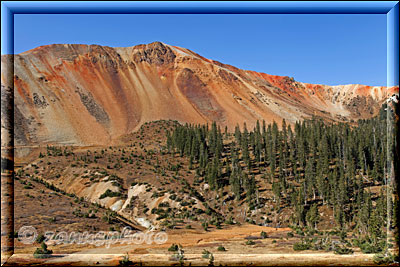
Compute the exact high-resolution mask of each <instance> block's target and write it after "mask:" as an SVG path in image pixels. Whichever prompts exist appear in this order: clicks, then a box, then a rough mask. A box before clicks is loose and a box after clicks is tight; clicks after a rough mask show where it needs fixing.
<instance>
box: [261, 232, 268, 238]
mask: <svg viewBox="0 0 400 267" xmlns="http://www.w3.org/2000/svg"><path fill="white" fill-rule="evenodd" d="M260 235H261V237H262V238H267V237H268V234H267V233H266V232H264V231H261V233H260Z"/></svg>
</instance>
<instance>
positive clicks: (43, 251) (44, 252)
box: [33, 242, 53, 259]
mask: <svg viewBox="0 0 400 267" xmlns="http://www.w3.org/2000/svg"><path fill="white" fill-rule="evenodd" d="M51 254H53V251H52V250H49V249H47V245H46V243H44V242H42V244H41V248H37V249H36V250H35V252H33V257H35V258H37V259H44V258H49V257H50V255H51Z"/></svg>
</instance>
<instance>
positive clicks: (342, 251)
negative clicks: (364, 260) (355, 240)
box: [335, 246, 354, 255]
mask: <svg viewBox="0 0 400 267" xmlns="http://www.w3.org/2000/svg"><path fill="white" fill-rule="evenodd" d="M353 253H354V251H353V250H352V249H350V248H348V247H345V246H343V247H341V246H336V247H335V254H339V255H345V254H353Z"/></svg>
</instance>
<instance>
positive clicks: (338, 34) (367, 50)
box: [14, 14, 386, 86]
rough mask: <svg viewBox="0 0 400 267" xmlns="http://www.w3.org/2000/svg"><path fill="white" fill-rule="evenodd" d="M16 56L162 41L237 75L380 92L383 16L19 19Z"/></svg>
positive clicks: (383, 82) (383, 67)
mask: <svg viewBox="0 0 400 267" xmlns="http://www.w3.org/2000/svg"><path fill="white" fill-rule="evenodd" d="M14 19H15V20H14V23H15V24H14V52H15V53H16V54H18V53H21V52H24V51H26V50H29V49H32V48H35V47H37V46H40V45H46V44H54V43H78V44H99V45H107V46H133V45H137V44H143V43H150V42H153V41H161V42H164V43H167V44H170V45H176V46H181V47H185V48H188V49H191V50H193V51H194V52H197V53H199V54H200V55H202V56H204V57H207V58H210V59H214V60H218V61H221V62H223V63H226V64H231V65H234V66H236V67H239V68H242V69H247V70H254V71H259V72H265V73H268V74H275V75H287V76H291V77H294V78H295V79H296V80H297V81H301V82H308V83H317V84H328V85H337V84H350V83H358V84H366V85H381V86H386V16H385V15H181V14H180V15H148V14H143V15H136V14H132V15H93V14H92V15H66V14H62V15H37V14H35V15H23V14H16V15H15V17H14Z"/></svg>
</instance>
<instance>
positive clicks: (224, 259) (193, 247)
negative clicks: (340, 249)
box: [5, 225, 375, 266]
mask: <svg viewBox="0 0 400 267" xmlns="http://www.w3.org/2000/svg"><path fill="white" fill-rule="evenodd" d="M261 231H265V232H267V234H268V236H269V237H268V238H265V239H254V242H255V244H254V245H246V238H247V239H249V238H257V237H259V233H260V232H261ZM289 231H290V229H289V228H270V227H262V226H256V225H243V226H239V227H238V226H234V227H230V228H227V229H221V230H213V231H209V232H205V233H204V232H203V233H200V232H198V231H196V230H179V231H168V240H167V242H166V243H164V244H161V245H159V244H155V243H153V244H146V243H144V244H140V245H137V244H129V245H120V244H119V245H117V244H116V245H112V246H111V247H109V248H107V247H106V246H103V247H95V246H79V245H69V246H65V245H63V246H51V245H50V246H49V248H50V249H52V250H53V251H54V254H53V255H52V256H51V257H50V258H48V259H35V258H33V256H32V252H33V250H34V249H35V246H33V247H19V248H17V250H16V251H15V253H16V254H15V255H13V256H12V257H11V258H10V259H9V261H8V262H7V264H6V265H5V266H11V265H14V264H19V265H37V264H38V265H53V266H61V265H65V264H68V265H69V266H82V265H86V266H91V265H98V266H102V265H113V266H115V265H119V261H120V260H122V259H123V257H124V256H126V254H128V255H129V259H130V260H131V261H132V264H133V265H140V264H142V265H147V266H154V265H156V266H163V265H180V263H179V261H176V260H173V259H172V258H171V257H172V255H173V254H174V252H169V251H168V248H169V247H170V246H171V245H172V244H174V243H175V244H181V245H182V247H183V250H184V255H185V259H184V264H185V265H189V264H190V265H193V266H195V265H207V264H209V259H204V258H202V252H203V250H208V251H210V252H211V253H212V254H213V256H214V265H216V266H217V265H220V264H222V265H246V266H249V265H253V266H254V265H264V266H265V265H267V266H299V265H303V266H307V265H310V264H311V265H314V266H315V265H341V266H346V265H348V266H361V265H362V266H365V265H370V266H372V265H375V264H374V262H373V254H362V253H361V252H358V251H355V253H354V254H352V255H336V254H334V253H333V252H323V251H322V252H318V251H303V252H296V251H293V248H292V244H293V243H295V242H297V241H298V239H297V238H287V237H286V235H287V233H288V232H289ZM220 245H223V246H224V247H225V248H226V251H224V252H221V251H217V247H218V246H220ZM78 251H79V252H78ZM60 252H61V253H60Z"/></svg>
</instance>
